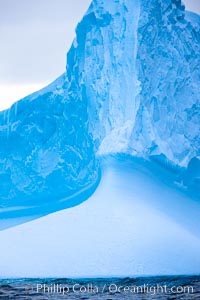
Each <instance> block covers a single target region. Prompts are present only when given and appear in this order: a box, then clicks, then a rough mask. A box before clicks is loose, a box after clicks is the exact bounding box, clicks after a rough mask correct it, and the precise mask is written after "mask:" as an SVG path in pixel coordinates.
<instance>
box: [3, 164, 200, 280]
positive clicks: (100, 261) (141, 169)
mask: <svg viewBox="0 0 200 300" xmlns="http://www.w3.org/2000/svg"><path fill="white" fill-rule="evenodd" d="M151 170H152V171H149V168H147V167H146V163H144V162H143V163H141V162H140V163H138V162H137V161H132V160H130V159H125V160H124V159H120V160H113V159H109V160H106V162H104V166H103V174H102V181H101V183H100V185H99V187H98V189H97V190H96V192H95V193H94V194H93V195H92V197H91V198H90V199H88V201H86V202H84V203H82V204H81V205H79V206H76V207H74V208H69V209H67V210H63V211H61V212H57V213H54V214H51V215H49V216H46V217H43V218H40V219H38V220H34V221H31V222H29V223H26V224H23V225H20V226H17V227H14V228H10V229H7V230H4V231H1V232H0V245H1V249H0V253H1V259H0V276H1V277H4V278H5V277H79V278H80V277H90V276H129V275H156V274H162V275H164V274H194V273H199V270H200V256H199V253H200V217H199V212H200V204H199V203H198V202H195V201H193V200H192V199H190V198H189V197H187V196H185V195H184V194H183V193H182V192H181V191H178V190H177V189H175V188H174V187H171V186H169V184H166V183H164V181H166V182H168V181H167V177H166V174H163V176H162V178H158V174H157V171H158V168H157V167H156V165H154V164H152V168H151ZM133 183H134V184H133Z"/></svg>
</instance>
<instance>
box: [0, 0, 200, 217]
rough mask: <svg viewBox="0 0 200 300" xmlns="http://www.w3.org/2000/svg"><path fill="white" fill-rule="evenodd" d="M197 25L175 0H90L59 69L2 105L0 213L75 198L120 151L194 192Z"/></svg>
mask: <svg viewBox="0 0 200 300" xmlns="http://www.w3.org/2000/svg"><path fill="white" fill-rule="evenodd" d="M199 25H200V18H199V16H198V15H195V14H193V13H191V12H187V11H185V7H184V5H183V4H182V2H181V1H180V0H165V1H164V0H151V1H147V0H134V1H132V0H109V1H107V0H93V2H92V3H91V5H90V7H89V9H88V11H87V12H86V14H85V16H84V17H83V19H82V21H81V22H80V23H79V24H78V26H77V28H76V37H75V39H74V41H73V43H72V46H71V48H70V50H69V52H68V53H67V64H66V72H65V73H64V74H63V75H61V76H60V77H59V78H58V79H56V80H55V82H53V83H52V84H50V85H49V86H48V87H46V88H44V89H42V90H41V91H38V92H36V93H34V94H32V95H30V96H27V97H25V98H24V99H22V100H20V101H18V102H16V103H15V104H14V105H13V106H12V107H11V108H10V109H8V110H5V111H3V112H1V113H0V199H1V202H0V216H1V219H6V218H13V217H15V216H18V217H19V218H20V217H22V216H26V217H27V218H32V216H33V215H34V216H40V215H44V214H46V213H50V212H53V211H56V210H59V209H63V208H66V207H71V206H74V205H77V204H80V203H81V202H82V201H84V200H86V199H88V197H89V196H90V195H92V193H93V192H94V191H95V189H96V188H97V186H98V184H99V182H100V180H101V167H100V161H101V159H102V158H103V157H105V156H107V155H114V156H117V155H118V154H120V153H121V154H124V155H127V156H131V157H138V158H142V159H144V160H145V161H147V162H148V161H153V162H156V163H157V164H158V165H161V166H162V167H163V168H164V169H168V170H169V172H171V174H172V175H171V180H172V181H173V183H175V184H176V185H177V188H180V187H182V190H183V192H184V191H186V193H191V197H196V198H199V195H200V193H199V191H200V188H199V187H200V186H199V183H200V180H199V178H200V177H199V174H200V164H199V159H200V158H199V157H200V150H199V149H200V147H199V145H200V138H199V136H200V126H199V124H200V103H199V99H200V88H199V85H198V82H200V67H199V66H200V64H199V57H200V44H199V39H200V26H199ZM158 176H159V174H158ZM61 203H62V204H61Z"/></svg>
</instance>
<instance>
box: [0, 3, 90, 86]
mask: <svg viewBox="0 0 200 300" xmlns="http://www.w3.org/2000/svg"><path fill="white" fill-rule="evenodd" d="M89 3H90V0H17V1H16V0H0V41H1V47H0V82H1V83H7V82H11V83H14V82H15V83H21V84H25V83H30V82H32V83H33V82H41V81H49V80H52V79H54V78H55V77H56V76H57V75H59V74H60V73H62V72H64V69H65V56H66V52H67V49H68V48H69V46H70V44H71V42H72V40H73V37H74V28H75V26H76V24H77V22H78V21H79V20H80V19H81V18H82V16H83V14H84V12H85V11H86V9H87V7H88V6H89Z"/></svg>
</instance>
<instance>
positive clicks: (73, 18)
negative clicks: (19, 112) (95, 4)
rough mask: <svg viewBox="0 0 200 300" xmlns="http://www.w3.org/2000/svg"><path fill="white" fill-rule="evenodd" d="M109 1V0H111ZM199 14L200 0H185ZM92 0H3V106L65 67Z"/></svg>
mask: <svg viewBox="0 0 200 300" xmlns="http://www.w3.org/2000/svg"><path fill="white" fill-rule="evenodd" d="M108 1H109V0H108ZM184 3H185V4H186V7H187V9H189V10H192V11H196V12H198V13H199V14H200V0H185V1H184ZM89 4H90V0H0V43H1V46H0V110H1V109H3V108H6V107H8V106H9V105H10V104H11V103H12V102H13V101H16V100H18V99H20V98H21V97H23V96H25V95H27V94H29V93H31V92H33V91H35V90H37V89H40V88H41V87H43V86H45V85H46V84H47V83H50V82H51V81H52V80H54V79H55V78H56V77H57V76H59V75H60V74H62V73H63V72H64V71H65V61H66V52H67V50H68V49H69V47H70V44H71V42H72V40H73V38H74V29H75V27H76V25H77V23H78V22H79V21H80V20H81V18H82V16H83V14H84V12H85V11H86V10H87V8H88V6H89Z"/></svg>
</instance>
